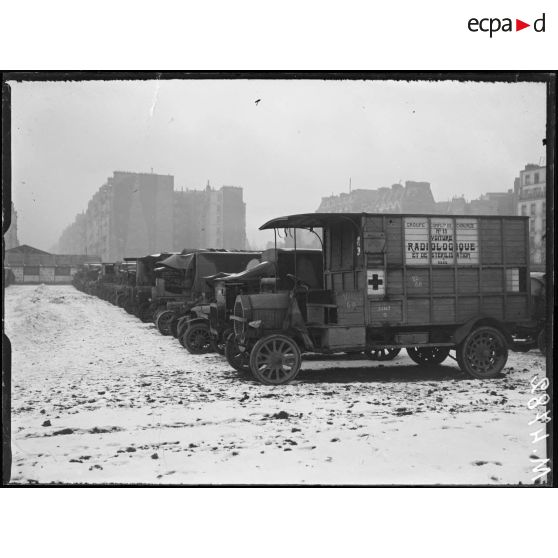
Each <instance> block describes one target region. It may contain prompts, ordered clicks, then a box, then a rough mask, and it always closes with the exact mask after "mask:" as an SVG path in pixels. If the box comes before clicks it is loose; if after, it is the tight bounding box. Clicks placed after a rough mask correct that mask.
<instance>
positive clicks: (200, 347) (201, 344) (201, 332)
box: [182, 324, 211, 355]
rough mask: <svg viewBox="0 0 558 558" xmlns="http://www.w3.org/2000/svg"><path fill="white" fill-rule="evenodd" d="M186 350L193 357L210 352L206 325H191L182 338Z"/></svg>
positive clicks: (209, 340)
mask: <svg viewBox="0 0 558 558" xmlns="http://www.w3.org/2000/svg"><path fill="white" fill-rule="evenodd" d="M182 342H183V345H184V347H185V348H186V350H187V351H188V352H190V353H192V354H193V355H201V354H204V353H209V352H210V351H211V334H210V332H209V326H208V325H207V324H193V325H191V326H190V327H189V328H188V329H187V330H186V333H184V335H183V336H182Z"/></svg>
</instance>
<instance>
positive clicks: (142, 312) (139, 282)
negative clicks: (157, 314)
mask: <svg viewBox="0 0 558 558" xmlns="http://www.w3.org/2000/svg"><path fill="white" fill-rule="evenodd" d="M173 254H174V252H163V253H160V254H151V255H149V256H144V257H142V258H137V259H136V266H135V278H134V279H135V284H134V285H133V286H132V287H131V288H130V289H127V292H126V297H125V299H124V300H123V301H122V302H121V304H122V306H123V308H124V309H125V310H126V311H127V312H129V313H130V314H135V315H136V316H137V317H138V318H140V319H141V320H142V321H144V322H148V321H149V320H150V319H151V318H152V315H151V312H150V305H151V302H150V300H151V289H152V287H154V286H155V268H156V267H157V266H158V264H159V262H161V261H162V260H165V259H167V258H168V257H169V256H171V255H173Z"/></svg>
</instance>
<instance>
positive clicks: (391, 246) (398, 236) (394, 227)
mask: <svg viewBox="0 0 558 558" xmlns="http://www.w3.org/2000/svg"><path fill="white" fill-rule="evenodd" d="M386 251H387V263H388V264H402V263H403V232H402V230H401V217H389V218H386Z"/></svg>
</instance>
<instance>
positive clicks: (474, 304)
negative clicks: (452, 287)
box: [457, 296, 480, 322]
mask: <svg viewBox="0 0 558 558" xmlns="http://www.w3.org/2000/svg"><path fill="white" fill-rule="evenodd" d="M479 311H480V297H478V296H460V297H458V298H457V321H458V322H466V321H467V320H468V319H470V318H473V317H475V316H478V314H479Z"/></svg>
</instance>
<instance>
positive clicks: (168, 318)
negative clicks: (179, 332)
mask: <svg viewBox="0 0 558 558" xmlns="http://www.w3.org/2000/svg"><path fill="white" fill-rule="evenodd" d="M173 318H174V312H173V311H172V310H163V311H162V312H157V318H156V319H155V325H156V326H157V329H158V330H159V333H160V334H161V335H172V331H171V322H172V320H173Z"/></svg>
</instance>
